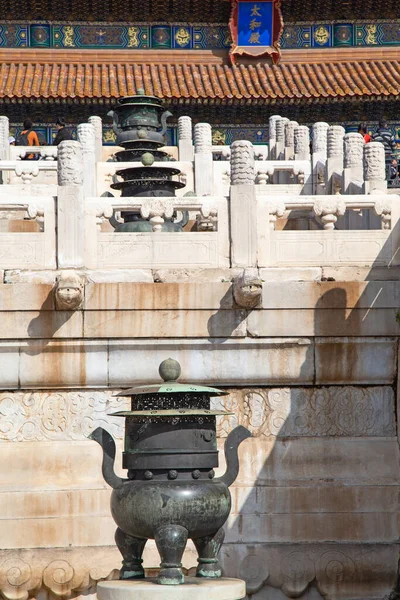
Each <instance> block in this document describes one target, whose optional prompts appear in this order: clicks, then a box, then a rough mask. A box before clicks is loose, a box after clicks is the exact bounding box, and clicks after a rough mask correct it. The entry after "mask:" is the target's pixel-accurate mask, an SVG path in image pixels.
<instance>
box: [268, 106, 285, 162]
mask: <svg viewBox="0 0 400 600" xmlns="http://www.w3.org/2000/svg"><path fill="white" fill-rule="evenodd" d="M281 118H282V117H281V116H280V115H272V117H270V118H269V126H268V154H269V160H275V158H276V152H275V146H276V122H277V120H278V119H281Z"/></svg>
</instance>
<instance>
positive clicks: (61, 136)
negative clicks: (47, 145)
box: [53, 117, 72, 146]
mask: <svg viewBox="0 0 400 600" xmlns="http://www.w3.org/2000/svg"><path fill="white" fill-rule="evenodd" d="M57 129H58V132H57V135H56V137H55V138H54V142H53V146H58V144H60V143H61V142H65V141H66V140H72V134H71V132H70V130H69V129H68V127H67V126H66V124H65V121H64V119H63V118H61V117H60V118H59V119H57Z"/></svg>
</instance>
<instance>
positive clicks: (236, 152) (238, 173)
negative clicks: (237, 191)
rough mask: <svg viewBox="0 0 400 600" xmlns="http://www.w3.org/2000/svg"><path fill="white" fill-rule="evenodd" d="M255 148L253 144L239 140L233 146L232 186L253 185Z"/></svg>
mask: <svg viewBox="0 0 400 600" xmlns="http://www.w3.org/2000/svg"><path fill="white" fill-rule="evenodd" d="M254 181H255V171H254V148H253V144H252V143H251V142H247V141H245V140H238V141H236V142H233V144H232V145H231V185H253V184H254Z"/></svg>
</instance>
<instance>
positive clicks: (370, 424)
mask: <svg viewBox="0 0 400 600" xmlns="http://www.w3.org/2000/svg"><path fill="white" fill-rule="evenodd" d="M212 404H213V408H223V409H225V410H229V411H231V412H233V413H234V415H232V416H226V417H225V416H224V417H219V421H218V424H217V427H218V430H217V432H218V435H219V436H220V437H225V436H226V435H227V434H228V433H229V431H230V430H231V429H233V427H236V425H244V426H245V427H247V428H248V429H249V430H250V431H251V433H252V434H253V436H255V437H269V436H277V437H287V436H293V435H296V436H333V435H334V436H394V435H396V428H395V414H394V393H393V390H392V388H390V387H353V386H346V387H342V386H340V387H337V386H331V387H322V388H274V389H267V388H249V389H241V390H231V392H230V394H229V396H225V397H220V398H215V399H213V401H212Z"/></svg>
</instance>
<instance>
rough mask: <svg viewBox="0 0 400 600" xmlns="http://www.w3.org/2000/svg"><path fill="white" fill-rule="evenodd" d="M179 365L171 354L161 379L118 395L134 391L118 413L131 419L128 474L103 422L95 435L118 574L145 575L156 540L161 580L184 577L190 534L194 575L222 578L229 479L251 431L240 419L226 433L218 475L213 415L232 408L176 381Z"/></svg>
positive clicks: (126, 462)
mask: <svg viewBox="0 0 400 600" xmlns="http://www.w3.org/2000/svg"><path fill="white" fill-rule="evenodd" d="M180 372H181V368H180V365H179V363H178V362H177V361H175V360H173V359H167V360H165V361H163V362H162V363H161V365H160V368H159V373H160V375H161V377H162V379H163V380H164V382H163V383H161V384H157V385H148V386H142V387H136V388H131V389H129V390H126V391H124V392H121V393H120V394H118V395H119V396H131V398H132V409H131V410H130V411H126V412H118V413H114V415H116V416H120V417H125V418H126V429H125V451H124V453H123V466H124V468H126V469H128V478H127V479H121V478H120V477H118V476H117V475H116V474H115V472H114V460H115V452H116V448H115V442H114V440H113V438H112V437H111V435H110V434H109V433H108V432H107V431H105V430H104V429H102V428H101V427H99V428H97V429H96V430H95V431H94V432H93V433H92V434H91V436H90V437H91V438H92V439H93V440H96V441H97V442H98V443H99V444H100V445H101V446H102V448H103V476H104V479H105V480H106V482H107V483H108V484H109V485H110V486H111V487H112V488H113V492H112V495H111V512H112V516H113V518H114V520H115V522H116V524H117V526H118V529H117V530H116V534H115V541H116V544H117V546H118V548H119V550H120V552H121V554H122V557H123V561H122V569H121V572H120V579H142V578H144V569H143V566H142V562H143V561H142V554H143V550H144V547H145V544H146V541H147V540H148V539H154V540H155V542H156V545H157V549H158V551H159V553H160V557H161V564H160V571H159V575H158V579H157V581H158V583H160V584H169V585H176V584H180V583H184V577H183V573H182V569H181V567H182V564H181V560H182V555H183V552H184V550H185V547H186V542H187V540H188V538H191V539H192V540H193V542H194V545H195V547H196V549H197V552H198V555H199V556H198V566H197V571H196V575H197V577H209V578H218V577H221V569H220V567H219V565H218V553H219V550H220V547H221V544H222V542H223V539H224V531H223V528H222V527H223V525H224V523H225V521H226V520H227V518H228V516H229V513H230V510H231V496H230V492H229V486H230V485H231V484H232V483H233V482H234V481H235V479H236V477H237V474H238V470H239V461H238V446H239V444H240V443H241V442H242V441H243V440H244V439H246V438H248V437H250V433H249V431H248V430H247V429H246V428H245V427H242V426H239V427H236V428H235V429H234V430H233V431H232V432H231V433H230V434H229V435H228V438H227V440H226V442H225V456H226V462H227V468H226V472H225V474H224V475H223V476H222V477H215V474H214V468H215V467H217V466H218V450H217V439H216V417H217V415H221V414H229V413H226V412H225V411H221V410H211V409H210V398H211V397H212V396H221V395H225V392H222V391H220V390H217V389H215V388H211V387H204V386H198V385H185V384H181V383H177V379H178V377H179V376H180Z"/></svg>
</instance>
